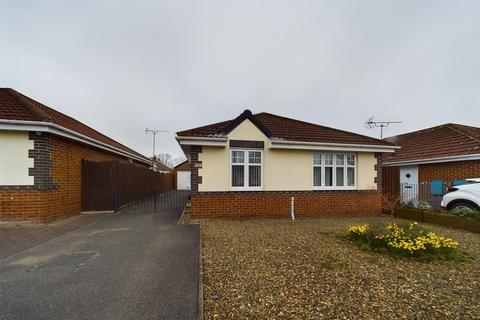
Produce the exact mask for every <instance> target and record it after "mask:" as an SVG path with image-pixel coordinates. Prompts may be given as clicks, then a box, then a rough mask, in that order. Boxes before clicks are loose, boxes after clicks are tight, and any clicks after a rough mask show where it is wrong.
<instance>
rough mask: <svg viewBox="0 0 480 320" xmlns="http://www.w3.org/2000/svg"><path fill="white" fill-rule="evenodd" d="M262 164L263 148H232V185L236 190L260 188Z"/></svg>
mask: <svg viewBox="0 0 480 320" xmlns="http://www.w3.org/2000/svg"><path fill="white" fill-rule="evenodd" d="M262 164H263V152H262V151H261V150H245V149H232V150H230V187H231V188H232V189H235V190H260V189H261V188H262V171H263V170H262Z"/></svg>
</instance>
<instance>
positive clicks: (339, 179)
mask: <svg viewBox="0 0 480 320" xmlns="http://www.w3.org/2000/svg"><path fill="white" fill-rule="evenodd" d="M343 179H344V168H343V167H340V168H336V184H335V185H336V186H337V187H342V186H344V185H345V182H344V180H343Z"/></svg>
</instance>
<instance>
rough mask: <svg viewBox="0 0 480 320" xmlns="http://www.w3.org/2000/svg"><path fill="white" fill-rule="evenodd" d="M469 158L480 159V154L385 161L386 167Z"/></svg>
mask: <svg viewBox="0 0 480 320" xmlns="http://www.w3.org/2000/svg"><path fill="white" fill-rule="evenodd" d="M468 160H480V154H471V155H464V156H452V157H441V158H430V159H422V160H405V161H396V162H387V163H383V164H382V165H383V166H384V167H396V166H410V165H417V164H428V163H439V162H454V161H468Z"/></svg>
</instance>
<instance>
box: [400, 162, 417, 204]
mask: <svg viewBox="0 0 480 320" xmlns="http://www.w3.org/2000/svg"><path fill="white" fill-rule="evenodd" d="M400 192H401V196H402V202H408V201H411V200H416V199H417V198H418V166H405V167H400Z"/></svg>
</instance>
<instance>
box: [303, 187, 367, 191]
mask: <svg viewBox="0 0 480 320" xmlns="http://www.w3.org/2000/svg"><path fill="white" fill-rule="evenodd" d="M312 190H328V191H341V190H358V189H357V187H313V188H312Z"/></svg>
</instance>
